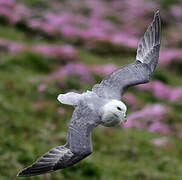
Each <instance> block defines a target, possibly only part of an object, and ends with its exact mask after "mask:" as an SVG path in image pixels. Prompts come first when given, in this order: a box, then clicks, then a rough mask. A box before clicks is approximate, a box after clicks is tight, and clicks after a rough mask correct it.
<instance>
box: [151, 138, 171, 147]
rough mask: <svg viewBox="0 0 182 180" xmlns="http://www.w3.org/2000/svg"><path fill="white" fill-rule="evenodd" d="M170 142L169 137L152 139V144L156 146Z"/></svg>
mask: <svg viewBox="0 0 182 180" xmlns="http://www.w3.org/2000/svg"><path fill="white" fill-rule="evenodd" d="M168 143H169V142H168V138H167V137H161V138H155V139H153V140H152V144H154V145H156V146H167V145H168Z"/></svg>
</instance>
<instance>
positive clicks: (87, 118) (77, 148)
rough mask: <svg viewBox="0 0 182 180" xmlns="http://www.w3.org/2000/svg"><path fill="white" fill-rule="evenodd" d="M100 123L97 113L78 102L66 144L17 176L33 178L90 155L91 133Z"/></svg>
mask: <svg viewBox="0 0 182 180" xmlns="http://www.w3.org/2000/svg"><path fill="white" fill-rule="evenodd" d="M100 123H101V119H100V117H99V114H98V111H96V110H94V109H91V108H90V107H89V106H88V105H86V104H85V103H84V102H80V104H79V106H77V107H76V109H75V111H74V112H73V115H72V119H71V121H70V125H69V131H68V142H67V144H65V145H64V146H57V147H55V148H53V149H51V150H50V151H49V152H47V153H46V154H44V155H43V156H42V157H40V158H39V159H38V160H37V161H36V162H35V163H34V164H32V165H31V166H29V167H27V168H25V169H23V170H22V171H21V172H20V173H19V174H18V175H17V176H20V177H21V176H35V175H39V174H44V173H48V172H52V171H56V170H58V169H62V168H66V167H69V166H71V165H73V164H75V163H77V162H78V161H80V160H82V159H83V158H85V157H87V156H88V155H89V154H91V153H92V142H91V132H92V130H93V129H94V128H95V127H96V126H97V125H99V124H100Z"/></svg>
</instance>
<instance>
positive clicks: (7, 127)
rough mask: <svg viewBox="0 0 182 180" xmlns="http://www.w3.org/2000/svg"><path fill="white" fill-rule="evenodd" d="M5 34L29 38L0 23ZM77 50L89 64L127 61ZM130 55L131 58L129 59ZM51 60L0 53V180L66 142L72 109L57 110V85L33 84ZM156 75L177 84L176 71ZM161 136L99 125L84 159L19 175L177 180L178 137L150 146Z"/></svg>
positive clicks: (180, 171)
mask: <svg viewBox="0 0 182 180" xmlns="http://www.w3.org/2000/svg"><path fill="white" fill-rule="evenodd" d="M5 32H9V36H8V38H9V39H12V40H21V41H26V42H28V41H29V40H28V39H27V36H26V34H24V33H23V32H20V31H18V30H15V29H12V27H8V26H7V27H1V28H0V36H1V37H5V38H7V34H6V33H5ZM32 41H33V40H31V42H32ZM80 52H81V60H82V61H84V62H86V63H88V64H93V63H95V62H97V63H105V62H106V59H107V62H111V61H113V60H114V62H115V63H117V64H118V65H121V64H125V63H128V60H127V59H121V57H122V55H118V57H115V56H114V55H109V56H108V57H107V58H105V57H102V56H101V55H96V54H95V53H91V52H87V51H86V50H83V49H81V50H80ZM133 58H134V56H133V57H131V59H133ZM32 59H34V61H32ZM119 59H120V60H121V61H119ZM29 60H31V61H29ZM51 61H52V59H47V58H45V57H43V56H40V55H38V54H36V55H35V54H34V55H32V54H30V53H26V52H25V53H21V54H19V55H16V56H9V55H6V56H1V64H0V82H1V83H0V91H1V94H0V114H1V117H0V147H1V148H0V159H1V161H0V167H1V168H0V179H2V180H9V179H16V178H15V175H16V173H17V172H18V171H19V170H20V169H21V168H23V167H25V166H27V165H30V164H31V163H32V162H33V161H34V160H35V159H36V158H37V157H39V156H40V155H42V154H43V153H45V152H46V151H48V150H49V149H50V148H52V147H54V146H56V145H59V144H64V143H65V141H66V132H67V123H68V121H69V119H70V117H71V112H72V110H73V109H72V108H71V107H68V106H64V107H65V108H66V109H67V111H68V112H67V113H66V114H65V115H64V116H60V115H59V114H58V113H57V112H56V109H57V108H58V107H59V106H60V104H59V103H58V102H57V100H56V97H57V95H58V93H59V92H61V89H60V88H59V87H58V86H57V85H56V83H51V84H49V86H48V88H47V89H46V90H45V91H44V92H38V91H37V87H38V85H40V84H41V83H42V82H41V80H38V79H39V77H44V76H46V75H47V74H48V73H49V72H50V71H51V70H50V69H49V68H48V67H49V64H50V63H51ZM130 62H131V61H130ZM157 74H158V76H160V77H161V76H165V78H166V79H167V81H168V82H169V83H171V84H172V85H174V86H176V85H179V84H180V75H178V74H175V76H173V78H174V79H175V81H172V80H171V76H170V75H169V70H158V71H157ZM174 82H176V83H175V84H174ZM71 88H74V86H73V87H71ZM82 88H84V87H82ZM150 96H151V95H148V94H147V95H145V94H144V95H143V94H140V93H138V97H139V98H145V99H144V101H146V102H148V103H150V101H151V99H152V98H151V97H150ZM148 97H149V98H148ZM156 101H157V100H156ZM171 107H173V108H174V111H175V112H179V107H177V106H175V105H174V104H172V105H171ZM176 114H177V113H176ZM176 118H178V116H176V115H174V117H173V119H176ZM46 123H49V124H56V125H57V128H56V130H55V131H51V129H50V128H48V127H46ZM161 136H162V135H159V134H157V133H150V132H147V131H145V130H137V129H130V130H124V129H122V128H121V127H114V128H102V127H98V128H97V129H96V130H95V131H94V133H93V146H94V152H93V154H92V155H91V156H89V157H88V158H87V159H85V160H83V161H82V162H80V163H79V164H77V165H75V166H73V167H71V168H67V169H64V170H62V171H57V172H55V173H52V174H47V175H43V176H37V177H32V178H24V179H32V180H38V179H45V180H47V179H51V180H58V179H70V180H74V179H79V180H82V179H92V180H93V179H101V180H108V179H109V180H116V179H118V180H119V179H130V180H131V179H147V180H152V179H155V180H158V179H161V180H163V179H169V180H172V179H176V180H178V179H181V176H182V165H181V164H182V157H181V152H182V142H181V139H178V138H176V137H175V136H174V137H169V141H170V144H171V145H170V146H169V147H155V146H154V145H152V143H151V141H152V139H153V138H156V137H161ZM17 179H18V178H17Z"/></svg>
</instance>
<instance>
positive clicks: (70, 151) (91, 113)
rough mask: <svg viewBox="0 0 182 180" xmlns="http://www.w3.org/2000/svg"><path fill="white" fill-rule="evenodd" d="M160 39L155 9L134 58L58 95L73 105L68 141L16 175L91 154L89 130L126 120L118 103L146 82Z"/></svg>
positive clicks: (41, 170)
mask: <svg viewBox="0 0 182 180" xmlns="http://www.w3.org/2000/svg"><path fill="white" fill-rule="evenodd" d="M160 42H161V22H160V15H159V11H157V12H156V13H155V15H154V19H153V21H152V23H151V25H150V26H149V27H148V29H147V31H146V32H145V34H144V36H143V37H142V38H141V40H140V41H139V44H138V49H137V55H136V61H135V62H134V63H132V64H129V65H126V66H124V67H122V68H119V69H117V70H116V71H114V72H112V73H111V74H110V75H108V76H107V77H106V78H105V79H103V80H102V81H101V83H100V84H96V85H95V86H94V87H93V88H92V91H87V92H84V93H82V94H78V93H74V92H70V93H67V94H60V95H59V96H58V100H59V101H60V102H61V103H63V104H69V105H73V106H75V110H74V112H73V115H72V118H71V121H70V124H69V129H68V140H67V143H66V144H65V145H63V146H57V147H55V148H53V149H51V150H50V151H49V152H47V153H46V154H44V155H43V156H42V157H40V158H39V159H38V160H37V161H36V162H35V163H33V164H32V165H31V166H29V167H27V168H25V169H23V170H22V171H21V172H19V174H18V175H17V176H19V177H23V176H35V175H39V174H43V173H48V172H52V171H56V170H58V169H62V168H66V167H69V166H71V165H73V164H75V163H77V162H79V161H80V160H82V159H83V158H85V157H87V156H88V155H89V154H91V153H92V141H91V132H92V130H93V129H94V128H95V127H96V126H98V125H99V124H102V125H104V126H114V125H116V124H119V123H121V122H123V121H125V120H126V110H127V108H126V106H125V104H124V103H123V102H121V97H122V95H123V93H124V91H125V90H126V89H127V88H128V87H130V86H133V85H137V84H142V83H147V82H149V80H150V79H151V76H152V74H153V72H154V70H155V68H156V66H157V63H158V59H159V50H160Z"/></svg>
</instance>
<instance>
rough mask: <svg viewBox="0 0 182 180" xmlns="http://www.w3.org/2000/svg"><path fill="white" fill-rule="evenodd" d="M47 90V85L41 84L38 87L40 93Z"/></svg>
mask: <svg viewBox="0 0 182 180" xmlns="http://www.w3.org/2000/svg"><path fill="white" fill-rule="evenodd" d="M46 89H47V86H46V85H45V84H41V85H40V86H39V87H38V91H39V92H42V91H45V90H46Z"/></svg>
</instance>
